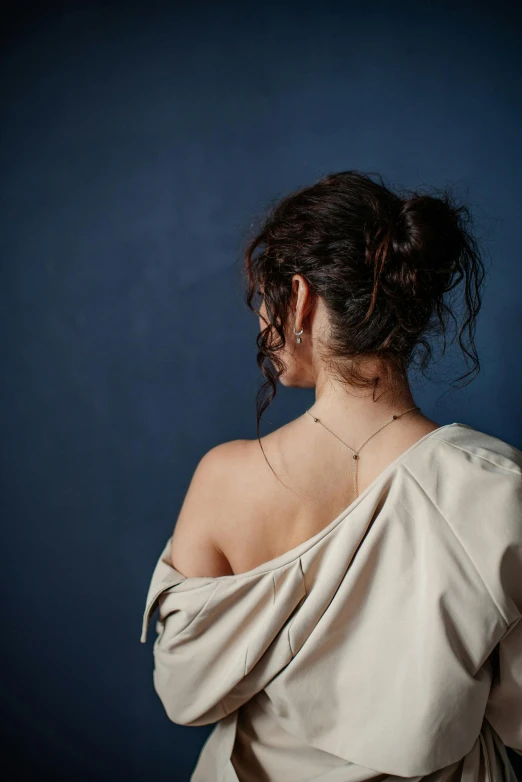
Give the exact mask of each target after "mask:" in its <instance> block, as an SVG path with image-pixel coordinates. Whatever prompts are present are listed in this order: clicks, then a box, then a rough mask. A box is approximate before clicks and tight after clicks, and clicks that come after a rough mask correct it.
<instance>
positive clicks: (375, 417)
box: [172, 274, 439, 577]
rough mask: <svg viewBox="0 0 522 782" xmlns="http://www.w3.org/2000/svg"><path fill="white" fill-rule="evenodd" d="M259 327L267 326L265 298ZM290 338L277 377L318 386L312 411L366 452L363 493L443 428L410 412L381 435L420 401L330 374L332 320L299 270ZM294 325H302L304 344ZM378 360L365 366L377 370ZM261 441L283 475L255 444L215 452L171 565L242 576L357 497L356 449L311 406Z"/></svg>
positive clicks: (195, 483) (361, 464)
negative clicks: (322, 344) (326, 359)
mask: <svg viewBox="0 0 522 782" xmlns="http://www.w3.org/2000/svg"><path fill="white" fill-rule="evenodd" d="M260 313H261V317H260V318H259V327H260V329H264V328H265V327H266V326H268V325H269V321H268V317H267V313H266V309H265V306H264V303H262V304H261V306H260ZM288 321H289V322H288V324H287V333H286V338H287V344H286V346H285V350H284V351H283V353H282V354H280V355H281V357H282V359H283V361H284V363H285V366H286V370H285V372H284V374H283V375H281V377H280V378H279V382H280V383H281V384H282V385H284V386H288V387H291V388H314V389H315V402H314V403H313V404H312V405H311V406H310V412H311V413H312V414H313V415H314V416H315V417H317V418H319V419H320V420H321V421H322V422H323V423H324V424H325V426H327V427H328V428H329V429H331V430H332V432H335V434H336V435H337V436H338V437H340V438H341V440H343V441H344V442H345V443H348V444H349V445H350V446H351V447H352V448H354V449H359V448H361V453H360V458H359V461H358V463H357V464H358V476H357V478H358V480H357V489H358V494H360V493H361V492H362V491H364V490H365V488H366V487H368V486H370V485H371V484H372V483H373V482H374V481H375V479H376V478H377V477H378V476H379V474H380V473H381V472H382V470H383V469H384V468H385V467H387V465H388V464H390V462H392V461H393V460H394V459H396V458H397V457H399V456H400V455H401V453H403V452H404V451H405V450H406V449H407V448H409V447H410V446H411V445H413V444H414V443H415V442H416V441H417V440H419V439H420V438H421V437H423V436H424V435H426V434H428V433H429V432H431V431H433V430H434V429H437V428H438V427H439V424H438V423H436V422H435V421H433V420H431V419H430V418H428V417H426V416H425V415H423V413H422V412H421V411H419V410H411V411H409V412H407V413H405V415H404V416H402V417H401V418H399V419H396V420H394V421H392V422H391V423H390V424H388V425H387V426H385V427H384V428H383V429H382V430H381V431H379V432H378V433H376V434H375V435H374V436H373V437H371V439H369V440H368V442H366V443H365V445H364V446H363V445H362V443H364V441H365V440H366V439H367V438H369V437H370V435H372V434H374V433H375V432H376V430H377V429H378V428H379V427H381V426H382V425H383V424H384V423H385V422H387V421H388V420H389V419H391V418H392V415H394V414H400V413H402V412H404V411H405V410H408V409H409V408H411V407H414V406H416V402H415V400H414V399H413V396H412V394H411V390H410V387H409V384H408V382H407V380H406V381H403V382H402V383H401V385H400V387H399V391H398V393H397V395H396V396H395V398H392V395H391V390H390V389H389V388H388V387H387V386H386V385H384V384H383V385H382V387H381V390H380V391H379V392H377V393H376V395H375V396H376V401H373V398H372V390H371V389H370V390H365V391H361V390H358V389H353V388H352V389H347V388H346V385H341V384H340V383H339V382H338V381H336V380H335V379H334V378H333V377H331V376H330V375H329V374H328V372H327V369H326V367H325V366H324V363H323V362H322V360H321V358H320V356H319V353H318V337H319V336H320V335H322V336H323V338H324V337H325V335H326V334H327V328H328V316H327V312H326V309H325V306H324V303H323V301H322V299H321V298H320V297H316V296H313V294H311V292H310V288H309V286H308V283H307V281H306V280H305V279H304V277H302V276H301V275H299V274H295V275H294V276H293V278H292V298H291V313H290V317H289V319H288ZM294 326H295V330H296V331H300V330H301V328H303V327H304V331H303V334H302V335H301V340H302V342H301V343H297V342H296V336H295V334H294V333H293V330H292V328H293V327H294ZM380 369H381V370H382V365H381V364H379V362H377V361H375V360H374V359H370V360H368V361H367V362H366V363H365V364H364V370H365V371H368V372H371V373H372V376H373V375H374V373H378V372H379V370H380ZM261 443H262V445H263V449H264V451H265V454H266V457H267V459H268V460H269V462H270V464H271V465H272V467H273V469H274V471H275V472H276V474H277V476H278V477H276V476H275V475H274V474H273V472H272V471H271V470H270V467H269V466H268V465H267V463H266V461H265V459H264V457H263V454H262V453H261V450H260V448H259V444H258V441H257V440H233V441H230V442H226V443H223V444H221V445H218V446H216V447H215V448H212V449H211V450H210V451H209V452H208V453H206V454H205V455H204V456H203V458H202V459H201V461H200V462H199V464H198V466H197V468H196V470H195V472H194V475H193V477H192V480H191V483H190V486H189V489H188V491H187V494H186V497H185V500H184V502H183V506H182V508H181V511H180V514H179V516H178V519H177V521H176V525H175V528H174V533H173V536H172V564H173V566H174V567H175V568H177V569H178V570H179V571H180V572H181V573H182V574H184V575H185V576H187V577H191V576H210V577H215V576H223V575H231V574H237V573H244V572H246V571H248V570H250V569H252V568H255V567H257V566H259V565H261V564H263V563H265V562H268V561H269V560H271V559H273V558H274V557H277V556H279V555H281V554H284V553H285V552H287V551H289V550H290V549H292V548H293V547H295V546H297V545H299V544H300V543H302V542H303V541H305V540H307V539H308V538H310V537H312V536H313V535H315V534H317V533H318V532H319V531H320V530H321V529H323V528H324V527H325V526H326V525H327V524H329V523H330V522H331V521H332V520H333V519H334V518H336V517H337V515H338V514H340V513H341V511H343V510H344V509H346V508H347V507H348V506H349V505H350V504H351V502H353V500H354V499H355V496H354V494H353V478H352V476H353V469H354V467H353V464H354V463H353V454H352V452H351V451H350V450H349V449H348V448H346V447H345V446H344V445H343V444H342V443H340V442H339V441H338V440H337V439H336V438H335V437H334V436H333V435H332V434H331V433H330V432H328V431H327V430H326V429H324V427H323V426H321V424H319V423H315V422H314V421H313V419H312V418H311V417H310V416H309V415H308V414H307V413H306V412H305V413H303V414H302V415H301V416H299V417H298V418H296V419H294V420H293V421H290V422H289V423H288V424H285V425H284V426H282V427H280V428H279V429H276V430H275V431H273V432H271V433H270V434H268V435H266V436H265V437H261Z"/></svg>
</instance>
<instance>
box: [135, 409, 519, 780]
mask: <svg viewBox="0 0 522 782" xmlns="http://www.w3.org/2000/svg"><path fill="white" fill-rule="evenodd" d="M170 542H171V539H170V538H169V539H168V541H167V544H166V546H165V548H164V550H163V552H162V553H161V555H160V557H159V559H158V562H157V564H156V567H155V569H154V572H153V575H152V580H151V584H150V588H149V592H148V596H147V599H146V606H145V612H144V615H143V625H142V635H141V641H142V642H143V643H145V642H146V637H147V628H148V627H149V623H150V620H151V616H152V614H153V612H154V611H155V610H156V608H157V609H159V613H158V619H157V622H156V639H155V642H154V647H153V657H154V672H153V683H154V688H155V691H156V692H157V694H158V696H159V698H160V699H161V702H162V704H163V706H164V708H165V711H166V714H167V715H168V717H169V718H170V719H171V720H172V721H173V722H175V723H178V724H181V725H205V724H208V723H214V722H217V724H216V726H215V728H214V729H213V731H212V733H211V734H210V736H209V737H208V738H207V740H206V742H205V744H204V746H203V749H202V751H201V753H200V756H199V759H198V762H197V765H196V768H195V769H194V772H193V774H192V776H191V782H238V780H239V781H240V782H254V781H255V782H297V780H300V782H303V781H304V780H320V782H359V781H360V780H377V779H378V778H379V777H380V779H379V782H381V780H383V779H386V778H387V777H392V776H400V777H406V778H407V779H411V780H419V779H421V778H423V777H426V776H428V775H431V777H430V782H446V781H447V782H456V780H463V781H464V782H475V780H477V781H478V782H493V781H496V780H508V782H516V777H515V773H514V771H513V768H512V766H511V764H510V763H509V759H508V757H507V754H506V750H505V745H508V746H510V747H512V748H513V749H514V750H516V751H517V752H518V753H519V754H521V755H522V622H521V621H520V620H521V615H522V452H521V451H520V450H518V449H517V448H515V447H513V446H511V445H509V444H507V443H506V442H504V441H502V440H500V439H498V438H496V437H493V436H491V435H488V434H485V433H483V432H479V431H478V430H476V429H473V428H472V427H469V426H467V425H465V424H461V423H452V424H446V425H445V426H442V427H440V428H439V429H437V430H435V431H433V432H430V433H428V434H427V435H425V436H424V437H423V438H421V439H420V440H418V441H417V442H416V443H415V444H414V445H413V446H411V447H410V448H409V449H408V450H407V451H405V452H404V453H403V454H401V455H400V456H399V457H398V458H397V459H396V460H395V461H394V462H392V463H391V464H389V465H388V467H387V468H386V469H385V470H384V471H383V472H382V473H381V474H380V475H379V476H378V477H377V479H376V480H375V481H373V483H372V484H371V485H370V486H368V487H367V489H366V490H365V491H363V492H362V493H361V494H360V495H359V497H358V498H357V499H356V500H355V501H354V502H353V503H351V505H350V506H349V507H348V508H346V509H345V510H344V511H342V512H341V513H340V514H339V516H337V518H335V519H334V520H333V521H332V522H331V523H330V524H329V525H328V526H327V527H325V528H324V529H323V530H321V531H320V532H319V533H317V534H316V535H314V536H313V537H312V538H310V539H309V540H307V541H306V542H304V543H302V544H300V545H298V546H296V547H295V548H293V549H292V550H291V551H288V552H286V553H285V554H283V555H281V556H278V557H276V558H275V559H273V560H270V561H269V562H266V563H264V564H263V565H260V566H259V567H256V568H254V569H253V570H250V571H248V572H246V573H240V574H237V575H230V576H220V577H197V578H196V577H185V576H183V575H182V574H181V573H180V572H179V571H178V570H176V569H175V568H173V567H172V565H171V564H170V562H169V553H170Z"/></svg>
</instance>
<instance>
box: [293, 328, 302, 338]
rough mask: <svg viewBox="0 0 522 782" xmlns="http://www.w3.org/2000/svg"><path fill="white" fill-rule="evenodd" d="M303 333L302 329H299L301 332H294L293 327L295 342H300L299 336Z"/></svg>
mask: <svg viewBox="0 0 522 782" xmlns="http://www.w3.org/2000/svg"><path fill="white" fill-rule="evenodd" d="M302 333H303V329H302V328H301V331H296V330H295V326H294V334H295V335H296V336H297V339H296V342H301V334H302Z"/></svg>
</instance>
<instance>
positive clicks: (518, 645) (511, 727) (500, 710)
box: [485, 507, 522, 755]
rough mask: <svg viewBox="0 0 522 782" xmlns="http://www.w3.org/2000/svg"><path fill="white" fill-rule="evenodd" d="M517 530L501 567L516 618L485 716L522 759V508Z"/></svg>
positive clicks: (497, 655) (498, 656)
mask: <svg viewBox="0 0 522 782" xmlns="http://www.w3.org/2000/svg"><path fill="white" fill-rule="evenodd" d="M517 527H518V535H517V536H514V537H513V539H512V540H513V542H512V544H511V545H510V546H509V547H508V548H506V550H505V551H504V556H503V558H502V561H501V564H500V566H499V570H500V574H501V581H502V582H503V584H504V588H505V590H506V595H507V596H509V597H510V607H511V608H512V611H513V614H514V615H515V616H514V618H513V619H512V620H511V622H510V624H509V626H508V628H507V630H506V631H505V633H504V634H503V636H502V638H501V639H500V641H499V643H498V645H497V647H496V649H495V651H494V654H493V679H492V684H491V689H490V693H489V699H488V703H487V706H486V712H485V716H486V718H487V720H488V721H489V723H490V724H491V725H492V726H493V728H494V729H495V731H496V732H497V734H498V735H499V736H500V738H501V739H502V741H503V743H504V744H505V745H506V746H508V747H510V748H511V749H512V750H514V751H515V752H517V753H518V754H519V755H522V507H521V517H520V520H519V522H518V525H517ZM513 532H515V530H513Z"/></svg>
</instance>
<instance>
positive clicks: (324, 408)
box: [310, 374, 429, 441]
mask: <svg viewBox="0 0 522 782" xmlns="http://www.w3.org/2000/svg"><path fill="white" fill-rule="evenodd" d="M374 397H375V398H374ZM416 406H417V403H416V402H415V400H414V399H413V396H412V394H411V391H410V388H409V385H408V383H407V382H403V383H402V384H399V385H398V386H397V387H395V388H394V392H393V395H392V391H391V388H386V387H385V386H384V385H382V386H381V384H379V385H378V386H377V389H376V391H375V395H374V393H373V389H365V390H361V389H356V388H352V387H350V388H347V387H346V385H345V384H342V383H340V382H339V381H334V380H332V379H331V377H329V376H326V375H324V374H323V375H320V376H319V377H318V378H317V382H316V385H315V402H314V404H313V405H312V406H311V408H310V412H311V413H312V415H314V416H316V417H317V418H319V419H320V420H321V421H322V422H323V423H324V424H326V426H328V427H330V428H331V429H333V430H334V431H335V432H336V434H339V436H342V432H343V431H344V432H349V433H350V436H351V437H352V438H354V439H355V441H361V440H363V439H364V438H365V437H367V436H368V435H369V434H371V433H372V432H374V431H375V430H376V429H378V428H379V427H380V426H382V425H383V424H384V423H386V422H387V421H389V420H390V419H391V418H392V416H394V415H398V416H401V414H402V413H404V412H405V411H406V410H409V412H407V413H405V415H404V416H401V418H399V419H397V420H396V421H392V423H391V424H390V426H394V427H397V428H400V429H401V430H404V428H405V427H408V426H409V425H410V424H411V423H415V424H418V423H419V422H420V421H429V419H427V418H426V416H424V415H422V413H421V411H420V410H415V409H413V410H411V409H410V408H415V407H416Z"/></svg>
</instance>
